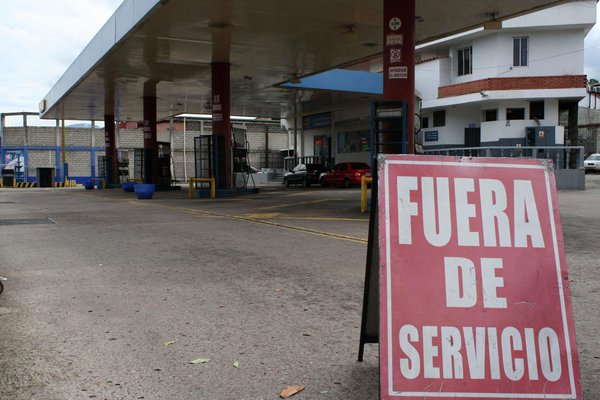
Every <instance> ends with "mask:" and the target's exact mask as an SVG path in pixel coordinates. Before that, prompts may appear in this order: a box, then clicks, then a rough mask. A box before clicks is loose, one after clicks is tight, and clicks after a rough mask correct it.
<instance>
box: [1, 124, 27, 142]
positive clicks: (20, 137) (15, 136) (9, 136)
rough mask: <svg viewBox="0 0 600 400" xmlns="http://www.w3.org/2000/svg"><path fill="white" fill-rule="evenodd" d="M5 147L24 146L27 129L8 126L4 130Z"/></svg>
mask: <svg viewBox="0 0 600 400" xmlns="http://www.w3.org/2000/svg"><path fill="white" fill-rule="evenodd" d="M3 133H4V139H3V140H2V142H3V145H4V146H24V145H25V129H23V128H22V127H12V126H7V127H5V128H4V131H3Z"/></svg>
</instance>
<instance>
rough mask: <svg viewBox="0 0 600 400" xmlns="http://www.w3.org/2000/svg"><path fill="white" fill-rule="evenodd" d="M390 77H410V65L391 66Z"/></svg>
mask: <svg viewBox="0 0 600 400" xmlns="http://www.w3.org/2000/svg"><path fill="white" fill-rule="evenodd" d="M388 77H389V79H408V67H390V68H389V73H388Z"/></svg>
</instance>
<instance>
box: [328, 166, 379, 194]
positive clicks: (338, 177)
mask: <svg viewBox="0 0 600 400" xmlns="http://www.w3.org/2000/svg"><path fill="white" fill-rule="evenodd" d="M363 176H371V167H369V165H368V164H365V163H361V162H343V163H339V164H336V165H335V168H334V170H333V171H330V172H327V173H325V174H323V175H321V179H320V181H321V185H322V186H343V187H345V188H349V187H350V186H357V185H360V180H361V178H362V177H363Z"/></svg>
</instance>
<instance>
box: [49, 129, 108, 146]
mask: <svg viewBox="0 0 600 400" xmlns="http://www.w3.org/2000/svg"><path fill="white" fill-rule="evenodd" d="M94 131H97V130H96V129H94ZM60 136H61V135H60V132H59V137H60ZM102 143H104V141H102ZM59 144H60V143H59ZM65 145H66V146H73V147H91V146H92V130H91V129H85V128H65Z"/></svg>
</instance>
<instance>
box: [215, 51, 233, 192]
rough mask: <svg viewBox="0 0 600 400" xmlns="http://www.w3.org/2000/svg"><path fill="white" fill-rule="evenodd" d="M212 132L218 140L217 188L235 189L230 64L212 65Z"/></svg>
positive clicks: (218, 63) (219, 63) (216, 63)
mask: <svg viewBox="0 0 600 400" xmlns="http://www.w3.org/2000/svg"><path fill="white" fill-rule="evenodd" d="M212 130H213V135H214V136H215V138H216V139H217V141H216V152H217V157H216V158H217V160H216V161H217V168H216V170H217V174H218V176H216V177H215V178H216V180H217V187H218V188H220V189H233V162H232V149H231V146H232V143H231V104H230V64H229V63H228V62H213V63H212Z"/></svg>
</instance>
